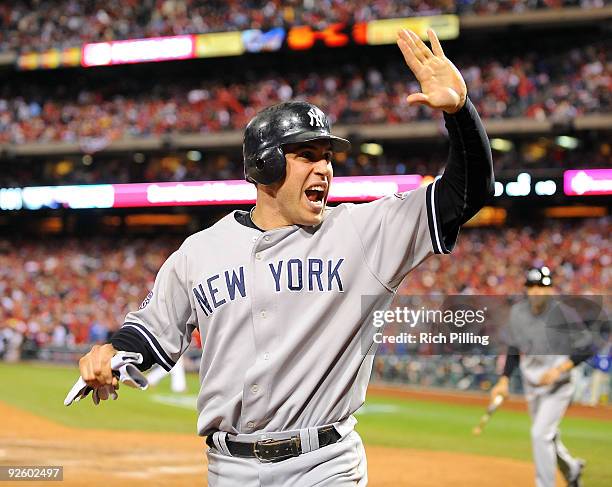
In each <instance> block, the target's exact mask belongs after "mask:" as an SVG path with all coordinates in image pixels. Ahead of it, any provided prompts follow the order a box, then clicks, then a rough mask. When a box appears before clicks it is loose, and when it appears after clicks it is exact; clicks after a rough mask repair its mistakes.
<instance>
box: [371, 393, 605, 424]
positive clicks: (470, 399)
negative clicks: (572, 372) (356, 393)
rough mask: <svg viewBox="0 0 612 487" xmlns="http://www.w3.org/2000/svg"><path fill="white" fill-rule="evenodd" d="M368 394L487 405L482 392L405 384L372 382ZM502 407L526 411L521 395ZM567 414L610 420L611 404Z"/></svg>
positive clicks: (574, 406)
mask: <svg viewBox="0 0 612 487" xmlns="http://www.w3.org/2000/svg"><path fill="white" fill-rule="evenodd" d="M368 394H376V395H379V396H386V397H396V398H399V399H415V400H417V401H418V400H421V401H435V402H442V403H445V404H449V403H450V404H464V405H470V406H482V407H483V408H484V407H486V406H487V404H488V402H489V397H488V396H487V395H486V394H482V393H477V392H476V393H470V392H452V391H435V390H422V389H418V390H417V389H408V388H406V386H405V385H402V386H393V385H387V384H372V385H370V386H369V387H368ZM504 409H509V410H512V411H523V412H526V411H527V403H526V402H525V400H524V399H523V398H522V397H512V398H510V399H508V400H506V401H505V402H504ZM566 415H567V416H571V417H576V418H586V419H603V420H604V421H612V406H597V407H589V406H582V405H580V404H571V405H570V407H569V408H568V410H567V413H566Z"/></svg>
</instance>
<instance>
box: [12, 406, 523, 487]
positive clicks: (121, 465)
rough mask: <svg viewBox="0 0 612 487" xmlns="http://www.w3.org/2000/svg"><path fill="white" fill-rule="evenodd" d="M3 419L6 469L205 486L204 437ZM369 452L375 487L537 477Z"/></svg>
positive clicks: (469, 460) (518, 468) (515, 468)
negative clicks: (59, 468)
mask: <svg viewBox="0 0 612 487" xmlns="http://www.w3.org/2000/svg"><path fill="white" fill-rule="evenodd" d="M0 418H2V428H1V430H0V465H13V464H14V465H63V466H64V482H63V484H62V485H66V486H82V485H88V486H93V487H97V486H100V487H101V486H106V485H130V486H145V485H147V486H151V485H160V486H161V485H164V486H167V485H172V486H188V485H189V486H193V485H206V480H205V479H206V463H205V462H206V457H205V455H204V446H203V445H204V443H203V441H202V438H198V437H195V436H190V435H180V434H162V433H145V432H118V431H104V430H79V429H74V428H68V427H65V426H62V425H59V424H57V423H53V422H51V421H49V420H46V419H44V418H41V417H39V416H35V415H32V414H30V413H27V412H24V411H22V410H20V409H17V408H14V407H12V406H9V405H7V404H5V403H2V402H0ZM367 452H368V471H369V477H370V485H372V486H375V487H377V486H381V487H387V486H388V487H392V486H393V487H396V486H418V487H433V486H436V487H438V486H440V485H452V486H457V487H461V486H466V487H467V486H471V487H473V486H477V485H495V486H496V487H505V486H508V487H510V486H517V485H530V484H531V483H532V478H533V477H532V475H533V472H532V466H531V464H530V463H528V462H521V461H518V460H511V459H506V458H492V457H481V456H477V455H466V454H455V453H450V452H432V451H420V450H412V449H410V450H408V449H393V448H383V447H368V448H367ZM11 484H12V483H11V482H9V483H7V484H6V485H11ZM3 485H4V482H3ZM15 485H21V486H26V485H35V484H34V483H30V482H19V483H15ZM36 485H40V484H36Z"/></svg>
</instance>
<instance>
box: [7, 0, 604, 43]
mask: <svg viewBox="0 0 612 487" xmlns="http://www.w3.org/2000/svg"><path fill="white" fill-rule="evenodd" d="M605 3H606V1H605V0H494V1H485V0H460V1H455V2H454V1H452V0H400V1H391V0H357V1H352V2H345V1H343V0H323V1H316V2H315V1H309V0H289V1H283V2H281V1H280V0H247V1H226V0H223V1H221V0H213V1H211V0H104V1H102V0H94V1H87V2H79V1H76V0H58V1H49V0H7V1H3V2H2V3H0V51H30V50H44V49H49V48H65V47H76V46H79V45H81V44H83V43H85V42H96V41H110V40H118V39H134V38H143V37H158V36H172V35H182V34H200V33H206V32H214V31H227V30H246V29H267V28H271V27H289V26H291V25H310V26H313V27H316V28H319V29H320V28H324V27H326V26H328V25H330V24H332V23H336V22H344V23H351V22H367V21H369V20H374V19H382V18H392V17H413V16H416V15H437V14H442V13H457V14H470V13H474V14H483V13H498V12H521V11H524V10H528V9H538V8H562V7H573V6H579V7H583V8H598V7H602V6H604V5H605Z"/></svg>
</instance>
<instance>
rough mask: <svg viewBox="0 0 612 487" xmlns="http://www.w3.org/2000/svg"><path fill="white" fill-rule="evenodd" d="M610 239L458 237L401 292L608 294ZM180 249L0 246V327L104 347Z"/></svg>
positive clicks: (515, 234) (605, 230)
mask: <svg viewBox="0 0 612 487" xmlns="http://www.w3.org/2000/svg"><path fill="white" fill-rule="evenodd" d="M611 234H612V220H611V219H610V218H601V219H590V220H583V221H580V222H574V223H571V224H570V223H559V222H557V221H555V222H548V223H546V224H545V225H543V226H541V227H540V228H537V229H536V228H535V227H530V226H525V227H516V228H512V227H511V228H503V229H486V228H484V229H481V228H477V229H465V230H464V231H463V232H462V235H461V236H460V238H459V243H458V244H457V246H456V248H455V249H454V251H453V256H452V257H451V258H446V259H441V258H436V259H429V260H428V261H426V262H425V263H424V264H422V265H421V266H420V267H418V268H417V269H416V270H415V271H413V272H412V273H411V274H410V276H409V278H408V279H406V281H405V283H404V284H403V285H402V286H401V288H400V291H399V293H400V295H415V294H418V295H430V294H437V293H445V294H457V293H465V294H494V295H505V294H522V293H523V291H524V271H525V268H527V267H528V266H529V265H532V264H533V265H536V264H540V265H544V264H546V265H549V266H550V267H551V268H552V269H554V273H555V283H556V284H555V285H556V288H557V289H558V291H559V292H560V293H565V294H589V293H592V294H602V293H603V294H606V293H607V292H608V291H609V289H610V287H611V285H612V256H611V255H610V252H609V249H610V237H609V236H610V235H611ZM568 236H570V237H571V238H568ZM179 245H180V242H179V241H178V240H176V239H171V238H167V239H164V238H155V239H146V240H145V239H134V238H130V239H123V240H117V239H110V238H95V239H80V240H79V239H58V240H53V239H45V240H38V241H33V240H24V241H19V240H16V239H12V240H0V327H1V328H3V329H5V330H6V329H10V330H12V332H18V333H19V334H20V335H22V336H24V337H25V338H26V339H28V340H30V341H34V342H35V343H36V344H37V346H44V345H56V346H63V345H66V346H72V345H78V344H83V343H96V342H100V341H104V340H106V338H107V337H108V334H109V333H112V332H113V331H114V330H116V329H117V327H118V326H119V325H120V324H121V323H122V320H123V318H124V316H125V314H126V313H127V311H129V310H132V309H136V308H138V306H139V304H140V302H141V301H142V299H143V298H144V297H145V296H146V294H147V292H148V290H149V289H151V288H152V285H153V281H154V278H155V274H156V272H157V270H158V269H159V267H160V266H161V264H162V263H163V261H164V260H165V258H167V256H168V255H170V253H172V252H173V251H174V250H175V249H176V248H177V247H178V246H179ZM12 332H11V333H12Z"/></svg>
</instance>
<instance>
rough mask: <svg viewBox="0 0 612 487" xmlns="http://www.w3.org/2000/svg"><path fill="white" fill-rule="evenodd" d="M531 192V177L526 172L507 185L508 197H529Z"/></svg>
mask: <svg viewBox="0 0 612 487" xmlns="http://www.w3.org/2000/svg"><path fill="white" fill-rule="evenodd" d="M530 192H531V176H530V175H529V174H527V173H526V172H522V173H520V174H519V175H518V176H517V177H516V181H512V182H510V183H508V184H506V194H507V195H508V196H527V195H528V194H529V193H530Z"/></svg>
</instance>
